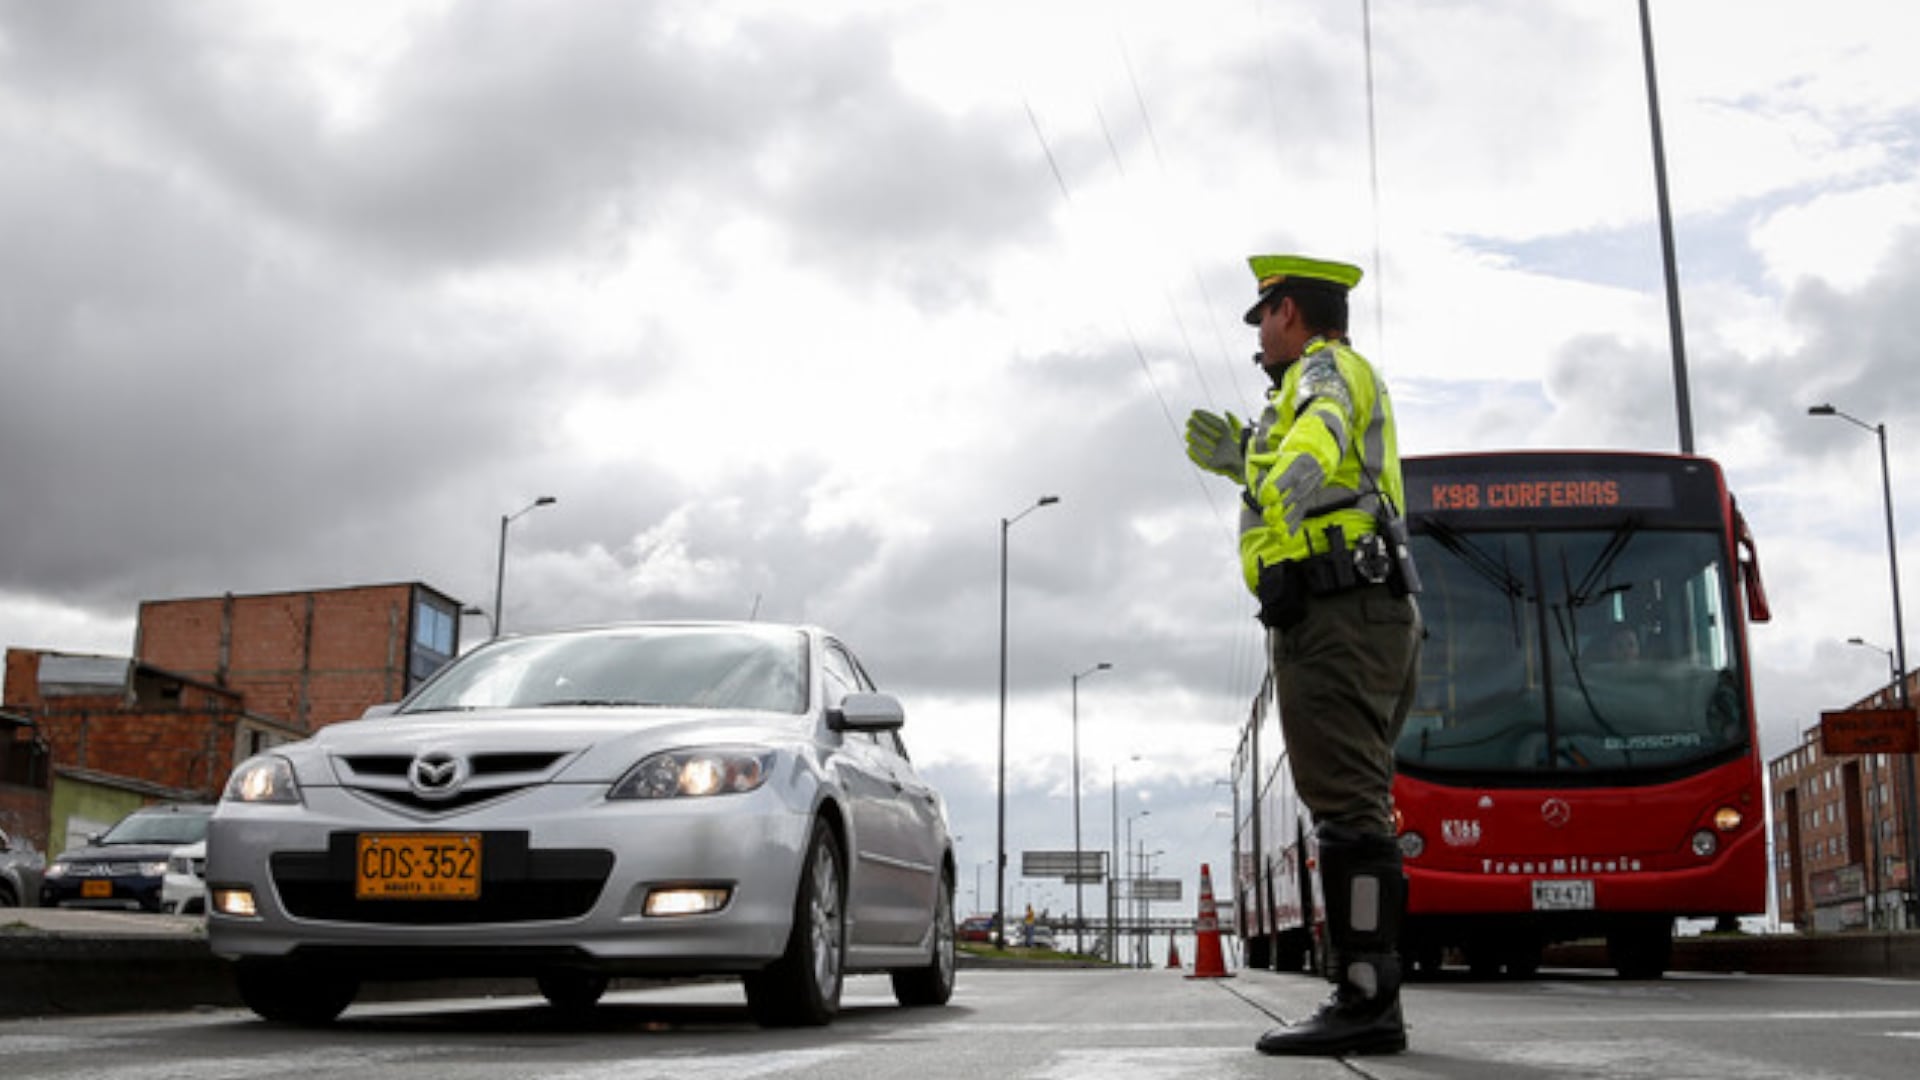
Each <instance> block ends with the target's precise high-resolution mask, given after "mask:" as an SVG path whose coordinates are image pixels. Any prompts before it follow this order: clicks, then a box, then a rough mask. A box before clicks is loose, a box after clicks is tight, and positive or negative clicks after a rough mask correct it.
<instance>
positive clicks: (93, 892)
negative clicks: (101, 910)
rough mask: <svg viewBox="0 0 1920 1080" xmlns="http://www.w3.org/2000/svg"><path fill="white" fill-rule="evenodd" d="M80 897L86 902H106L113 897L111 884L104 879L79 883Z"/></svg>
mask: <svg viewBox="0 0 1920 1080" xmlns="http://www.w3.org/2000/svg"><path fill="white" fill-rule="evenodd" d="M80 895H81V896H83V897H85V898H86V899H88V900H106V899H110V898H111V897H112V896H113V882H111V881H108V880H107V879H105V878H97V879H95V880H92V881H83V882H81V883H80Z"/></svg>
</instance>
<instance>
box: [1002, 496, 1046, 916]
mask: <svg viewBox="0 0 1920 1080" xmlns="http://www.w3.org/2000/svg"><path fill="white" fill-rule="evenodd" d="M1059 501H1060V497H1059V496H1058V495H1042V496H1040V498H1039V499H1038V500H1036V501H1035V502H1034V504H1033V505H1032V506H1029V507H1027V508H1026V509H1025V510H1022V511H1020V512H1019V513H1017V514H1015V515H1013V516H1012V517H1010V518H1001V519H1000V776H999V781H998V783H997V785H996V789H997V791H998V799H997V802H998V804H999V811H998V814H997V818H998V821H999V826H998V829H997V831H998V834H999V836H998V840H997V842H996V843H995V845H994V864H993V915H994V919H995V920H996V929H995V931H994V932H995V933H996V934H998V935H999V939H998V941H997V942H995V943H996V944H998V945H1000V946H1001V947H1003V948H1004V947H1005V946H1006V944H1007V918H1006V916H1007V532H1008V531H1009V530H1011V529H1012V528H1013V523H1014V522H1016V521H1019V520H1020V519H1021V518H1023V517H1026V516H1027V515H1028V514H1031V513H1033V512H1034V511H1035V510H1038V509H1040V508H1041V507H1043V506H1052V505H1053V504H1054V503H1057V502H1059Z"/></svg>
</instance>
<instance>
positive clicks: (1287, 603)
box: [1259, 562, 1307, 630]
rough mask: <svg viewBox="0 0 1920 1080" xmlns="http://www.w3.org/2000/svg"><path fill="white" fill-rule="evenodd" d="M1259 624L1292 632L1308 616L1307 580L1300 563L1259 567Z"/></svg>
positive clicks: (1271, 564)
mask: <svg viewBox="0 0 1920 1080" xmlns="http://www.w3.org/2000/svg"><path fill="white" fill-rule="evenodd" d="M1259 597H1260V615H1259V618H1260V625H1262V626H1264V627H1266V628H1267V629H1269V630H1290V629H1292V628H1293V627H1295V626H1298V625H1300V620H1302V619H1304V618H1306V617H1307V581H1306V576H1305V575H1304V574H1302V573H1301V572H1300V568H1299V565H1298V564H1297V563H1290V562H1282V563H1270V564H1267V565H1265V566H1262V567H1261V568H1260V588H1259Z"/></svg>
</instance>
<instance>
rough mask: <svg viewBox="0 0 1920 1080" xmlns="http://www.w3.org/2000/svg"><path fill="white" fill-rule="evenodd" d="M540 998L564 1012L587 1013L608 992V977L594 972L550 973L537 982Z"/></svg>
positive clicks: (546, 973)
mask: <svg viewBox="0 0 1920 1080" xmlns="http://www.w3.org/2000/svg"><path fill="white" fill-rule="evenodd" d="M536 981H537V982H538V983H539V984H540V996H541V997H543V998H546V999H547V1004H549V1005H552V1006H553V1007H554V1008H556V1009H559V1010H560V1011H562V1012H586V1011H587V1010H588V1009H591V1008H593V1007H594V1005H595V1004H597V1003H598V1002H599V1000H600V997H601V995H602V994H605V993H606V992H607V982H608V980H607V977H606V976H605V975H601V974H599V973H597V972H592V971H564V970H563V971H548V972H544V973H543V974H541V975H540V976H539V978H538V979H537V980H536Z"/></svg>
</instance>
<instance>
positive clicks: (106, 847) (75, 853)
mask: <svg viewBox="0 0 1920 1080" xmlns="http://www.w3.org/2000/svg"><path fill="white" fill-rule="evenodd" d="M178 847H180V845H179V844H89V845H87V846H86V847H77V848H71V849H69V850H67V851H64V852H61V854H60V857H59V858H58V859H56V860H54V861H56V862H69V863H70V862H147V861H152V862H165V861H166V859H167V856H169V855H171V854H173V852H174V849H175V848H178Z"/></svg>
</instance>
